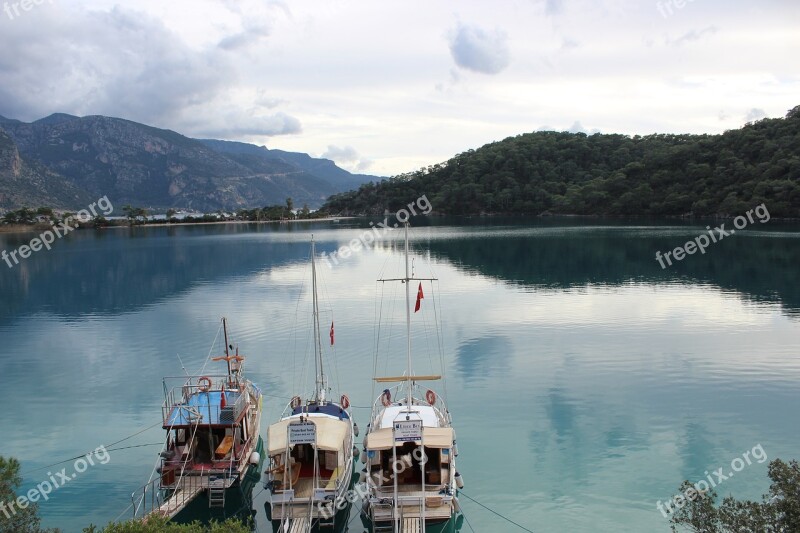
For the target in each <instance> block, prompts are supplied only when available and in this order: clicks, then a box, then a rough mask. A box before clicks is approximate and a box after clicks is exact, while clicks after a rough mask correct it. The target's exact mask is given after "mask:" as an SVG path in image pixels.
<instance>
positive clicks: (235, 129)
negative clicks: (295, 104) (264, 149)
mask: <svg viewBox="0 0 800 533" xmlns="http://www.w3.org/2000/svg"><path fill="white" fill-rule="evenodd" d="M191 129H192V131H193V132H194V134H195V135H199V136H202V137H214V138H222V139H230V140H235V139H244V138H249V137H261V136H267V137H271V136H274V135H288V134H294V133H300V132H302V131H303V127H302V125H301V124H300V121H299V120H298V119H296V118H295V117H292V116H290V115H287V114H286V113H281V112H278V113H275V114H274V115H268V116H252V115H250V114H249V113H246V112H229V113H228V114H226V115H223V116H222V117H221V119H218V120H215V121H213V123H212V124H210V125H206V126H205V127H204V126H202V125H199V124H198V125H196V126H194V127H192V128H191Z"/></svg>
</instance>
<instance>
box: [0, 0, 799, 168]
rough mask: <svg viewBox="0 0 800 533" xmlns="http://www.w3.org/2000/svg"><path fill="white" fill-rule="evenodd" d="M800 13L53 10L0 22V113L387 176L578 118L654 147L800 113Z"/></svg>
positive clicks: (606, 1)
mask: <svg viewBox="0 0 800 533" xmlns="http://www.w3.org/2000/svg"><path fill="white" fill-rule="evenodd" d="M0 4H2V2H0ZM289 6H291V8H289ZM0 7H1V6H0ZM420 13H424V16H420ZM799 16H800V4H798V3H796V2H788V1H786V0H764V1H763V2H758V3H755V2H743V1H740V2H737V3H735V5H732V4H731V3H730V2H728V1H723V0H702V1H700V0H697V1H695V2H692V3H687V6H686V7H685V8H684V9H682V10H679V11H675V13H674V14H673V16H670V17H667V18H665V17H663V16H662V15H661V14H660V13H659V11H658V9H657V7H656V3H655V2H653V3H641V2H637V1H636V0H601V1H600V2H589V1H588V0H583V1H579V0H560V1H553V0H550V1H549V3H548V0H526V1H522V2H514V3H501V4H496V5H494V4H493V5H490V4H487V3H486V2H484V1H479V0H443V1H441V2H434V3H431V2H424V1H423V0H408V1H407V2H402V3H386V2H380V3H379V2H369V1H367V0H346V1H339V2H330V1H329V0H306V1H304V2H292V3H291V4H288V5H287V4H282V3H279V2H269V1H268V0H222V1H220V0H170V1H169V2H164V1H163V0H58V1H57V2H53V3H52V4H51V3H49V2H44V3H43V4H42V5H39V6H36V7H35V8H34V9H31V10H30V12H25V13H24V14H23V15H21V16H19V17H17V18H15V19H14V20H9V19H8V17H7V16H6V15H5V14H4V13H3V12H2V10H1V9H0V50H2V51H3V53H2V54H0V115H4V116H8V117H12V118H20V119H23V120H33V119H37V118H40V117H42V116H46V115H48V114H50V113H53V112H57V111H60V112H66V113H72V114H80V115H85V114H108V115H115V116H122V117H125V118H129V119H131V120H136V121H140V122H147V123H150V124H152V125H154V126H158V127H165V128H169V129H173V130H175V131H179V132H181V133H185V134H187V135H192V136H201V135H202V136H214V137H225V138H230V139H232V140H242V141H249V142H255V143H257V144H259V145H261V144H266V145H267V146H269V147H270V148H280V149H285V150H291V151H302V152H308V153H314V154H321V153H323V152H326V151H328V150H329V148H328V147H329V146H335V147H340V148H341V147H345V148H346V147H348V146H349V147H357V148H358V151H359V152H361V153H363V154H369V159H365V158H364V157H363V156H359V159H358V161H357V162H355V161H351V162H349V163H346V164H348V165H350V167H349V168H352V169H357V167H358V165H368V164H369V162H370V161H371V164H372V166H370V167H369V168H370V172H373V173H376V174H382V175H391V174H399V173H402V172H408V171H411V170H414V169H418V168H420V167H425V166H428V165H430V164H434V163H438V162H441V161H443V160H445V159H447V158H449V157H451V156H453V155H454V154H456V153H460V152H463V151H465V150H467V149H470V148H477V147H479V146H481V145H483V144H485V143H487V142H491V141H496V140H500V139H503V138H506V137H508V136H511V135H516V134H519V133H523V132H528V131H532V130H535V129H536V128H537V127H538V126H540V125H543V124H549V125H552V127H553V128H555V129H557V130H562V131H563V130H564V129H567V128H568V127H569V126H570V124H572V123H573V122H574V121H575V120H576V117H580V121H581V122H582V123H583V124H591V127H592V128H595V127H596V128H600V129H602V131H603V132H609V133H611V132H613V133H623V134H637V133H638V134H649V133H654V132H664V133H671V132H680V133H721V132H722V131H725V130H727V129H731V128H736V127H740V126H741V125H742V124H743V123H744V122H745V121H746V119H747V117H745V115H746V114H747V112H748V110H750V109H751V108H753V107H754V106H755V107H758V108H761V110H762V111H763V112H764V114H765V115H766V116H771V117H776V116H783V115H785V113H786V110H788V109H791V108H793V107H795V106H796V105H798V103H800V102H798V100H797V95H798V94H800V76H798V74H797V72H796V69H794V68H793V66H794V65H795V64H796V61H795V60H794V55H793V54H794V52H795V50H796V49H797V31H796V20H798V17H799ZM454 20H456V21H462V24H461V25H459V26H454V25H453V21H454ZM443 35H445V36H446V37H445V39H444V40H443ZM476 73H479V74H484V75H479V74H476ZM491 73H495V75H485V74H491ZM497 73H500V74H497ZM720 110H724V113H723V114H722V115H721V114H720ZM579 126H580V128H581V129H586V128H584V127H583V126H582V125H580V124H579ZM365 161H367V162H365ZM337 162H340V161H337ZM342 164H345V163H342Z"/></svg>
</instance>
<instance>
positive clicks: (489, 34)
mask: <svg viewBox="0 0 800 533" xmlns="http://www.w3.org/2000/svg"><path fill="white" fill-rule="evenodd" d="M450 53H451V54H452V56H453V60H455V62H456V65H458V66H459V67H461V68H463V69H467V70H471V71H473V72H480V73H482V74H498V73H499V72H501V71H503V70H504V69H505V68H506V67H508V64H509V62H510V61H511V54H510V53H509V51H508V36H507V35H506V33H505V32H504V31H502V30H499V29H495V30H491V31H487V30H483V29H481V28H478V27H477V26H465V25H459V26H458V28H457V29H456V31H455V32H453V35H452V38H451V40H450Z"/></svg>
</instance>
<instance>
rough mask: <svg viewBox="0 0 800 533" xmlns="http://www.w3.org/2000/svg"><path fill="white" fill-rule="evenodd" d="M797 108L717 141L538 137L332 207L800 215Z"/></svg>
mask: <svg viewBox="0 0 800 533" xmlns="http://www.w3.org/2000/svg"><path fill="white" fill-rule="evenodd" d="M798 179H800V106H797V107H795V108H794V109H792V110H790V111H789V112H788V113H787V115H786V117H785V118H777V119H763V120H759V121H757V122H754V123H748V124H747V125H745V126H744V127H743V128H741V129H737V130H730V131H726V132H725V133H723V134H720V135H705V134H704V135H688V134H686V135H673V134H654V135H646V136H640V135H635V136H632V137H630V136H625V135H616V134H594V135H586V134H584V133H566V132H555V131H540V132H534V133H526V134H523V135H518V136H516V137H509V138H507V139H505V140H503V141H499V142H495V143H491V144H487V145H486V146H483V147H481V148H479V149H477V150H468V151H466V152H464V153H461V154H458V155H456V156H455V157H453V158H452V159H450V160H448V161H446V162H444V163H441V164H437V165H432V166H429V167H427V168H423V169H420V170H418V171H416V172H411V173H408V174H402V175H399V176H396V177H393V178H390V179H387V180H384V181H381V182H379V183H374V182H372V183H367V184H365V185H362V186H361V187H360V188H359V189H358V190H355V191H350V192H346V193H342V194H337V195H334V196H332V197H330V198H329V199H328V201H327V202H326V203H325V205H324V206H323V207H322V211H324V212H326V213H327V214H331V215H375V214H382V213H384V212H386V211H389V212H394V211H396V210H398V209H400V208H402V207H403V206H404V205H406V204H407V203H408V202H409V201H411V200H413V199H414V198H418V197H420V196H421V195H423V194H425V195H427V197H428V199H429V200H430V201H431V203H432V205H433V207H434V210H435V212H436V213H438V214H450V215H477V214H514V215H547V214H575V215H603V216H736V215H740V214H742V213H743V212H746V211H747V210H748V209H752V208H753V207H755V206H756V205H760V204H762V203H765V204H766V205H767V207H768V208H769V211H770V213H771V214H772V215H773V216H776V217H798V216H800V185H798Z"/></svg>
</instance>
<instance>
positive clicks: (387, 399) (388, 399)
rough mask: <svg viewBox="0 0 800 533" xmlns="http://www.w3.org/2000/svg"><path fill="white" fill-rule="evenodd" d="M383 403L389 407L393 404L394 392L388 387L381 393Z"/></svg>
mask: <svg viewBox="0 0 800 533" xmlns="http://www.w3.org/2000/svg"><path fill="white" fill-rule="evenodd" d="M381 403H382V404H383V406H384V407H389V406H390V405H392V393H391V392H390V391H389V389H386V390H385V391H383V394H381Z"/></svg>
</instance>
